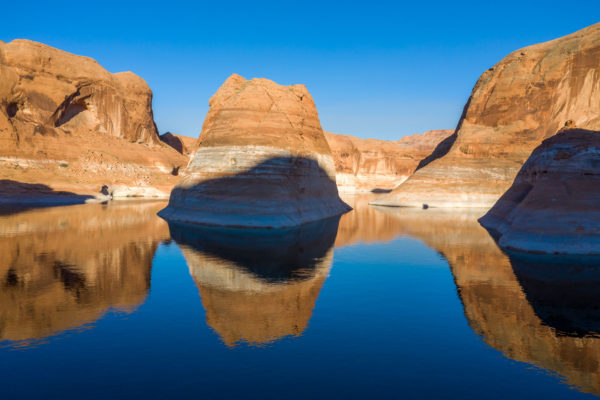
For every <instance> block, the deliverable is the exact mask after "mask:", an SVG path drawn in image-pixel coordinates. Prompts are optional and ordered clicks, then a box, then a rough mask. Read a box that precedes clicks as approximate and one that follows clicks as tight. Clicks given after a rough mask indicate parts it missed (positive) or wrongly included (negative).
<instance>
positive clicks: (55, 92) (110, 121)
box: [0, 40, 187, 195]
mask: <svg viewBox="0 0 600 400" xmlns="http://www.w3.org/2000/svg"><path fill="white" fill-rule="evenodd" d="M186 163H187V159H186V157H185V156H183V155H181V154H178V153H177V152H175V151H174V150H173V149H172V148H170V147H169V146H166V145H164V144H163V143H162V142H161V141H160V140H159V137H158V133H157V131H156V126H155V125H154V119H153V114H152V92H151V90H150V88H149V87H148V85H147V84H146V82H145V81H144V80H143V79H142V78H140V77H138V76H137V75H135V74H133V73H132V72H120V73H115V74H111V73H109V72H108V71H106V70H105V69H104V68H102V66H100V65H99V64H98V63H97V62H96V61H94V60H92V59H91V58H88V57H82V56H77V55H73V54H70V53H67V52H64V51H61V50H58V49H55V48H52V47H50V46H46V45H43V44H41V43H36V42H32V41H28V40H13V41H12V42H9V43H0V177H2V178H3V179H6V180H10V181H14V182H20V183H30V184H43V185H46V186H47V187H49V188H50V189H56V190H64V191H72V192H74V193H77V194H97V193H98V192H99V191H100V189H101V187H102V186H103V185H112V184H121V185H128V186H138V187H153V188H155V189H157V190H160V191H162V192H164V193H167V194H168V192H169V190H170V189H171V188H172V187H173V186H174V185H175V183H176V182H177V180H178V177H177V176H175V175H173V174H172V172H173V170H174V169H176V168H180V167H182V166H184V165H185V164H186ZM30 192H31V195H34V194H35V190H31V191H30Z"/></svg>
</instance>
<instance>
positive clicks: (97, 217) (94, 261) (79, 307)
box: [0, 202, 168, 345]
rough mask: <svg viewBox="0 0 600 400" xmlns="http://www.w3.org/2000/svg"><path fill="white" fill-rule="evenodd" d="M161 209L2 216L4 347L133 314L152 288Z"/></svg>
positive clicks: (163, 232)
mask: <svg viewBox="0 0 600 400" xmlns="http://www.w3.org/2000/svg"><path fill="white" fill-rule="evenodd" d="M161 207H164V203H137V202H136V203H134V202H123V203H112V204H110V205H101V204H86V205H77V206H69V207H53V208H44V209H36V210H29V211H22V212H19V213H16V214H9V215H6V216H4V217H0V341H5V340H9V341H19V342H20V341H23V343H20V344H21V345H27V344H28V343H29V342H30V341H34V342H35V340H36V339H41V338H44V337H47V336H51V335H55V334H58V333H60V332H62V331H65V330H69V329H75V328H78V327H82V326H84V325H85V324H89V323H92V322H94V321H96V320H97V319H99V318H100V317H101V316H102V315H103V314H104V313H105V312H106V311H107V310H109V309H116V310H120V311H125V312H129V311H131V310H133V309H135V308H136V307H137V306H138V305H140V304H141V303H142V302H143V301H144V299H145V297H146V293H147V291H148V288H149V284H150V269H151V266H152V258H153V256H154V252H155V250H156V248H157V245H158V243H159V242H160V241H161V240H165V239H168V230H167V224H166V223H165V222H164V221H163V220H161V219H160V218H158V217H156V212H157V211H158V210H160V209H161Z"/></svg>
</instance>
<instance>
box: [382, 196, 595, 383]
mask: <svg viewBox="0 0 600 400" xmlns="http://www.w3.org/2000/svg"><path fill="white" fill-rule="evenodd" d="M376 209H377V210H378V211H380V212H382V213H385V214H387V215H388V216H389V217H390V218H394V219H395V220H396V232H403V233H404V234H406V235H408V236H411V237H414V238H417V239H420V240H421V241H423V242H424V243H425V244H427V245H428V246H429V247H431V248H432V249H434V250H435V251H437V252H438V253H439V254H440V255H441V256H442V257H444V258H445V259H446V260H447V262H448V264H449V267H450V270H451V272H452V274H453V277H454V283H455V285H456V289H457V294H458V296H459V298H460V300H461V302H462V305H463V310H464V314H465V317H466V319H467V321H468V323H469V325H470V327H471V328H472V329H473V331H474V332H475V333H476V334H477V335H479V336H481V338H482V340H483V341H484V342H485V343H487V344H488V345H489V346H491V347H493V348H495V349H497V350H498V351H500V352H502V353H503V354H504V356H506V357H508V358H510V359H512V360H516V361H520V362H524V363H528V364H532V365H535V366H536V367H538V368H541V369H543V370H546V371H550V374H551V375H553V376H555V375H556V374H558V375H560V377H559V379H561V380H562V381H564V382H565V383H566V384H568V385H571V386H574V387H576V388H577V389H579V390H580V391H583V392H587V393H593V394H596V395H600V338H599V337H598V332H599V329H600V323H599V322H600V262H599V260H598V258H592V257H571V258H569V257H556V256H542V255H528V254H513V253H511V254H508V255H507V254H506V253H504V252H503V251H502V250H501V249H500V248H499V247H498V245H497V244H496V242H495V241H494V239H493V238H492V237H491V236H490V234H489V233H488V232H487V231H486V230H485V229H484V228H483V227H482V226H481V225H480V224H479V223H478V222H477V218H478V217H479V216H480V215H481V214H482V213H483V212H485V210H483V211H475V210H444V209H433V208H430V209H428V210H418V209H406V208H398V209H396V208H389V207H377V208H376Z"/></svg>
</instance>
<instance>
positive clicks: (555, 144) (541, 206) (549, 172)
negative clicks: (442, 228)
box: [481, 129, 600, 254]
mask: <svg viewBox="0 0 600 400" xmlns="http://www.w3.org/2000/svg"><path fill="white" fill-rule="evenodd" d="M599 158H600V132H597V131H586V130H581V129H569V130H564V131H562V132H560V133H559V134H557V135H556V136H553V137H551V138H550V139H547V140H545V141H544V142H543V143H542V144H541V145H540V146H539V147H538V148H537V149H535V151H534V152H533V153H532V154H531V157H529V159H528V160H527V162H526V163H525V164H524V165H523V168H521V171H519V173H518V174H517V177H516V178H515V181H514V182H513V184H512V186H511V187H510V189H509V190H508V191H507V192H506V193H505V194H504V195H503V196H502V197H501V198H500V199H499V200H498V202H497V203H496V204H495V205H494V207H492V209H490V211H489V212H488V213H487V214H486V215H485V216H484V217H483V218H481V223H482V225H483V226H485V227H486V228H488V229H490V230H492V231H493V232H494V233H495V234H497V235H499V244H500V246H501V247H503V248H506V249H510V250H518V251H527V252H539V253H569V254H600V163H599V161H598V160H599Z"/></svg>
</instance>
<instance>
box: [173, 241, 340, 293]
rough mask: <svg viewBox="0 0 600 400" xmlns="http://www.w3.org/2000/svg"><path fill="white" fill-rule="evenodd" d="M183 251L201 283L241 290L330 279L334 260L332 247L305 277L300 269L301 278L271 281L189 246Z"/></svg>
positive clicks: (276, 288)
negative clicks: (322, 278) (323, 278)
mask: <svg viewBox="0 0 600 400" xmlns="http://www.w3.org/2000/svg"><path fill="white" fill-rule="evenodd" d="M181 250H182V252H183V255H184V257H185V259H186V261H187V264H188V267H189V269H190V274H191V275H192V277H193V278H194V281H195V282H196V283H197V284H198V285H203V286H209V287H213V288H217V289H223V290H228V291H239V292H260V293H265V292H275V291H279V290H283V289H285V288H286V287H287V286H290V285H293V284H295V283H299V282H305V281H307V280H315V279H317V278H320V277H325V278H326V277H327V276H328V275H329V270H330V269H331V263H332V261H333V248H332V249H329V250H328V251H327V253H326V254H325V256H324V257H323V258H321V259H320V260H318V261H316V263H315V264H316V265H315V267H314V269H307V270H308V272H309V274H310V275H309V276H306V277H304V276H302V275H301V272H302V270H300V271H299V272H300V274H299V276H298V277H297V278H292V279H289V280H287V281H280V282H276V281H275V282H269V281H267V280H264V279H261V278H260V277H258V276H256V275H255V274H253V273H252V272H248V271H246V270H245V269H244V268H243V267H241V266H239V265H237V264H236V263H235V262H232V261H229V260H225V259H222V258H219V257H217V256H214V255H211V254H207V253H203V252H200V251H196V250H193V249H192V248H190V247H188V246H181Z"/></svg>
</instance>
